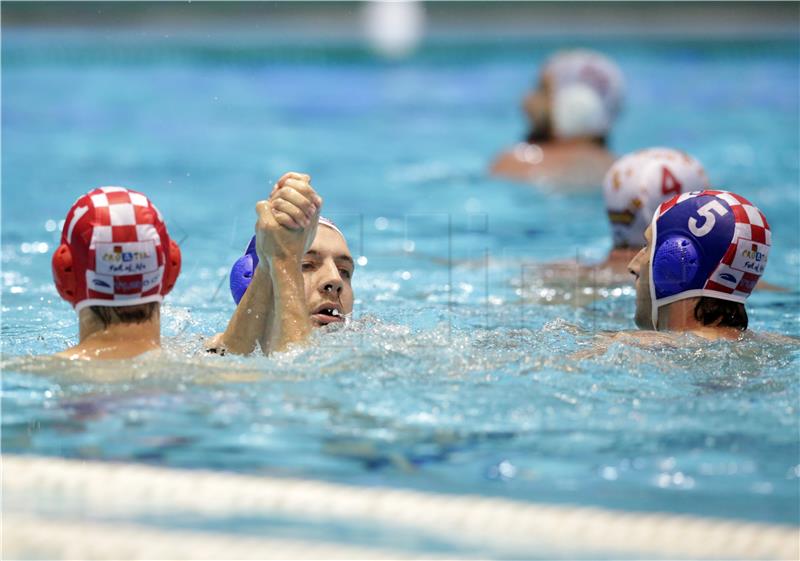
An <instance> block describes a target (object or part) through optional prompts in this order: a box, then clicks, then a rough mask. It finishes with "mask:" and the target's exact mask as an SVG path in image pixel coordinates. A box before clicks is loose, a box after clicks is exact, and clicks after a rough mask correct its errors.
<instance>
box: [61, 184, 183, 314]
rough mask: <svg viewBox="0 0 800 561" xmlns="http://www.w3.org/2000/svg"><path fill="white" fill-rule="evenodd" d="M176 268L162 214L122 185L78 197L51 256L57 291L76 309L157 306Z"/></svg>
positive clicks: (172, 281) (177, 259) (173, 247)
mask: <svg viewBox="0 0 800 561" xmlns="http://www.w3.org/2000/svg"><path fill="white" fill-rule="evenodd" d="M180 267H181V255H180V249H179V248H178V245H177V244H176V243H175V242H173V241H172V240H171V239H170V237H169V234H168V233H167V227H166V225H165V224H164V220H163V218H162V217H161V213H160V212H159V211H158V209H157V208H156V207H155V206H154V205H153V203H152V202H150V200H149V199H148V198H147V197H146V196H144V195H143V194H141V193H139V192H137V191H132V190H129V189H125V188H124V187H100V188H98V189H94V190H92V191H89V192H88V193H87V194H85V195H83V196H82V197H80V198H79V199H78V200H77V201H76V202H75V204H73V205H72V208H71V209H70V210H69V212H68V213H67V217H66V220H65V222H64V229H63V231H62V232H61V246H60V247H59V248H58V249H57V250H56V252H55V254H54V255H53V277H54V279H55V282H56V288H57V289H58V292H59V294H60V295H61V297H62V298H64V299H65V300H67V301H68V302H70V303H71V304H72V305H73V307H74V308H75V310H76V311H80V310H81V309H83V308H85V307H86V306H133V305H136V304H145V303H148V302H161V300H162V298H163V296H164V295H165V294H167V293H168V292H169V291H170V290H171V289H172V287H173V286H174V284H175V281H176V280H177V278H178V274H179V272H180Z"/></svg>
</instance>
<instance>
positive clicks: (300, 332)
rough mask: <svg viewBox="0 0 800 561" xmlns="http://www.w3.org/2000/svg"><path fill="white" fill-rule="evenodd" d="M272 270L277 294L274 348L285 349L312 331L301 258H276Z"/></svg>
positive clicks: (272, 338)
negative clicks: (301, 269)
mask: <svg viewBox="0 0 800 561" xmlns="http://www.w3.org/2000/svg"><path fill="white" fill-rule="evenodd" d="M270 274H271V276H272V285H273V290H274V294H275V313H274V317H273V321H272V332H271V337H270V351H282V350H284V349H285V348H286V347H287V346H288V345H289V344H291V343H296V342H299V341H303V340H305V339H307V338H308V336H309V334H310V333H311V319H310V318H309V314H308V305H307V303H306V296H305V289H304V284H303V274H302V272H301V271H300V262H299V260H298V259H297V258H285V259H274V260H273V261H272V262H271V264H270Z"/></svg>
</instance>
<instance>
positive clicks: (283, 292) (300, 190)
mask: <svg viewBox="0 0 800 561" xmlns="http://www.w3.org/2000/svg"><path fill="white" fill-rule="evenodd" d="M310 181H311V178H310V177H309V176H308V175H304V174H291V176H290V177H288V178H286V179H285V180H283V181H281V182H279V184H278V185H277V186H276V189H275V190H274V191H273V193H272V195H271V196H270V200H269V201H261V202H259V203H258V204H257V205H256V213H257V214H258V222H257V224H256V252H257V253H258V258H259V262H261V261H264V262H267V263H269V272H270V277H271V279H272V288H273V299H274V313H273V317H272V329H271V330H269V333H268V334H267V336H266V339H268V343H267V345H266V348H265V345H263V344H262V349H263V350H264V352H265V353H267V352H271V351H281V350H284V349H285V348H286V347H287V346H288V345H289V344H291V343H296V342H299V341H303V340H305V339H306V338H308V336H309V334H310V333H311V319H310V316H309V310H308V304H307V302H306V295H305V287H304V281H303V273H302V269H301V262H302V259H303V255H304V254H305V252H306V250H307V249H308V248H309V246H310V245H311V243H312V242H313V241H314V236H315V235H316V231H317V223H318V221H319V211H320V208H321V206H322V199H321V198H320V197H319V196H318V195H317V194H316V193H315V192H314V190H313V188H312V187H311V183H310Z"/></svg>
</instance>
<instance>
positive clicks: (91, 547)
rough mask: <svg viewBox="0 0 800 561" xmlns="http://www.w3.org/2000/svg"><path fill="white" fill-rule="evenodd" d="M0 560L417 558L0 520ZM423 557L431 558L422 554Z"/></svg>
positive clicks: (119, 527) (131, 528)
mask: <svg viewBox="0 0 800 561" xmlns="http://www.w3.org/2000/svg"><path fill="white" fill-rule="evenodd" d="M3 531H4V540H3V548H2V553H3V559H23V558H26V559H32V558H33V559H81V560H84V559H85V560H89V559H104V560H105V559H309V560H311V559H399V558H403V559H421V558H422V557H421V556H420V555H419V554H413V553H407V552H406V553H400V552H397V551H386V550H382V549H372V548H366V547H356V546H347V545H342V544H338V543H331V542H323V541H307V540H303V541H299V540H285V539H264V538H255V537H251V536H242V535H237V536H234V535H226V534H214V533H207V532H206V533H199V532H193V531H185V530H156V529H153V528H149V527H147V526H143V525H137V524H107V523H96V522H80V523H79V522H75V521H64V520H53V519H51V518H45V517H40V516H31V515H18V514H12V515H6V516H4V517H3ZM424 558H425V559H431V556H430V555H425V556H424Z"/></svg>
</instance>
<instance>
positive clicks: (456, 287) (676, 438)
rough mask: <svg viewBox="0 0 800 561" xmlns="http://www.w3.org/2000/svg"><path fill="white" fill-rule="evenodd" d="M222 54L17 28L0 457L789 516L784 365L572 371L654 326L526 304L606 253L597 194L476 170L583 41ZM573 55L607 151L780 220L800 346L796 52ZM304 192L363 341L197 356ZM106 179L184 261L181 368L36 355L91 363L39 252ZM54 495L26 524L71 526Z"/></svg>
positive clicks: (795, 388)
mask: <svg viewBox="0 0 800 561" xmlns="http://www.w3.org/2000/svg"><path fill="white" fill-rule="evenodd" d="M223 39H224V40H220V38H219V37H214V38H213V39H211V38H207V37H205V36H202V35H191V34H187V35H185V36H173V35H168V36H162V35H161V34H159V33H155V32H151V33H146V34H144V35H142V33H137V32H124V33H123V32H117V33H115V34H114V35H107V34H104V33H103V32H101V31H95V32H89V31H86V32H80V33H78V32H69V31H50V32H47V33H44V32H37V31H24V30H11V31H9V32H5V33H4V34H3V53H2V57H3V60H2V63H3V92H2V93H3V107H2V111H3V118H2V127H3V129H2V133H3V140H4V142H3V154H2V156H3V169H2V183H3V191H2V270H3V272H2V275H3V289H2V313H3V324H2V345H3V379H2V392H3V393H2V429H3V433H2V446H3V452H4V453H6V454H9V453H11V454H22V455H40V456H58V457H65V458H79V459H84V460H100V461H104V462H108V461H112V462H129V463H133V464H137V465H142V464H151V465H156V466H162V467H170V468H180V469H191V470H214V471H218V472H237V473H242V474H249V475H258V476H269V477H278V478H281V477H292V478H305V479H313V480H318V481H325V482H328V483H331V484H343V485H354V486H357V487H359V488H362V489H368V488H373V487H380V488H386V487H388V488H396V489H406V490H409V491H416V492H421V493H432V492H435V493H445V494H448V495H453V496H456V495H459V496H460V495H463V494H467V493H468V494H472V495H481V496H487V497H499V498H506V499H513V500H514V501H519V502H522V503H530V504H533V503H549V504H557V505H588V506H593V507H600V508H603V509H611V510H618V511H647V512H655V511H658V512H665V513H671V514H691V515H698V516H710V517H717V518H726V519H737V520H742V521H759V522H767V523H776V524H782V525H787V524H788V525H793V526H797V525H798V524H800V513H799V512H798V504H800V492H799V491H798V485H799V484H800V460H798V457H799V454H800V448H799V446H800V443H799V442H798V405H797V404H798V397H799V396H798V394H800V382H799V381H798V377H797V369H798V365H800V355H799V354H798V350H797V348H796V347H795V346H787V345H782V344H777V343H772V342H767V341H764V340H761V339H750V340H747V341H744V342H742V343H737V344H732V343H727V342H720V343H713V344H711V345H708V344H703V345H700V344H699V343H698V342H696V341H693V340H691V339H687V341H686V347H685V348H683V349H680V350H676V349H673V348H656V349H650V350H643V349H639V348H631V347H626V346H622V345H613V346H611V347H610V348H609V349H608V350H607V351H606V352H604V353H601V354H600V355H599V356H598V357H596V358H594V359H580V358H577V357H572V356H571V355H572V354H573V353H576V352H577V351H581V350H585V349H587V348H589V347H590V346H591V345H592V336H593V334H594V333H595V332H597V331H600V330H610V331H618V330H623V329H631V328H633V323H632V321H631V319H630V318H631V317H632V312H633V305H634V298H633V294H632V292H631V291H630V290H626V289H623V288H619V289H618V290H616V291H612V292H610V293H609V297H608V298H605V299H603V300H600V301H597V302H595V303H593V304H590V305H580V306H576V305H573V304H572V303H571V302H570V301H569V298H567V297H564V295H565V294H566V295H568V296H569V295H570V294H571V293H570V289H568V288H564V289H562V290H561V294H560V296H559V298H557V299H556V301H555V302H548V301H547V294H548V293H547V291H543V292H542V293H541V298H538V299H537V298H533V299H531V298H525V299H521V297H520V294H519V293H518V289H519V283H518V282H517V281H518V280H519V279H520V278H521V276H523V277H524V275H525V270H521V269H520V267H519V266H517V265H514V264H513V261H514V259H515V258H517V257H524V258H525V259H526V260H529V261H549V260H553V259H568V258H574V257H575V256H578V257H579V258H580V259H581V260H590V259H593V258H600V257H602V256H603V255H604V253H605V251H606V250H607V248H608V246H609V242H610V236H609V233H608V229H607V226H606V223H605V219H604V216H603V210H602V201H601V197H600V194H599V193H593V194H585V195H571V196H563V195H543V194H540V193H537V192H536V191H534V190H532V189H528V188H524V187H521V186H519V185H514V184H509V183H505V182H503V181H496V180H491V179H489V178H487V177H486V175H485V168H486V166H487V163H488V160H489V159H490V158H491V157H492V155H493V154H495V153H496V152H498V151H499V150H501V149H502V148H503V147H504V146H505V145H507V144H509V143H510V142H512V141H514V140H516V139H517V138H519V137H520V136H521V135H522V134H523V132H524V131H523V129H522V123H521V121H520V119H519V117H518V110H517V107H518V101H519V99H518V98H519V96H520V95H521V93H522V92H523V90H524V89H525V87H527V86H528V84H529V83H530V82H531V80H532V77H533V74H534V71H535V69H536V67H537V65H538V63H539V62H541V61H542V60H543V58H544V57H545V56H546V55H547V54H548V53H549V52H551V51H552V50H554V49H557V48H559V47H562V46H567V45H569V44H570V43H568V42H566V41H558V42H556V41H549V42H548V41H545V42H541V41H539V42H525V41H521V40H516V41H507V40H505V41H501V40H489V39H486V40H478V39H474V40H472V41H457V40H449V41H432V42H431V43H430V44H429V45H427V46H426V47H425V48H423V49H422V50H421V51H420V52H419V53H418V54H417V55H416V56H415V57H414V58H412V59H411V60H410V61H408V62H405V63H385V62H380V61H376V60H374V59H372V58H371V57H370V56H369V55H368V54H367V53H366V52H364V51H362V50H361V49H360V48H359V47H358V46H356V45H354V44H350V43H347V42H332V43H330V44H323V45H315V46H309V44H308V43H303V42H295V43H291V42H281V41H279V40H275V39H269V40H268V39H264V38H259V37H256V36H245V37H244V38H242V37H238V38H237V37H234V36H230V37H224V38H223ZM582 44H584V45H586V46H589V47H593V48H597V49H599V50H601V51H603V52H605V53H607V54H609V55H611V56H612V57H614V58H615V60H617V61H618V62H619V64H620V66H621V67H622V69H623V71H624V72H625V74H626V76H627V81H628V89H627V91H628V103H627V106H626V110H625V113H624V115H623V116H622V118H621V122H620V124H619V126H618V128H617V129H616V131H615V133H614V136H613V148H614V149H615V151H616V152H618V153H620V154H621V153H624V152H627V151H630V150H632V149H636V148H639V147H643V146H648V145H668V146H675V147H679V148H682V149H685V150H687V151H688V152H690V153H692V154H693V155H695V156H696V157H697V158H698V159H699V160H701V161H702V162H703V163H704V164H705V166H706V169H707V170H708V172H709V175H710V177H711V179H712V182H713V183H714V185H716V186H720V187H725V188H730V189H732V190H735V191H737V192H739V193H741V194H742V195H744V196H746V197H747V198H749V199H751V200H752V201H753V202H754V203H756V204H757V205H759V207H760V208H761V209H762V210H763V211H764V213H765V214H766V216H767V217H768V219H769V220H770V223H771V225H772V228H773V240H774V247H773V251H772V255H771V259H770V261H771V263H770V266H769V268H768V270H767V273H766V276H765V278H766V280H768V281H769V282H772V283H775V284H780V285H783V286H785V287H787V288H789V289H790V290H791V291H790V292H789V293H787V294H770V293H756V294H755V295H754V296H753V297H752V298H751V299H750V301H749V302H750V303H749V311H750V319H751V326H752V328H753V329H754V330H755V331H761V332H763V331H773V332H779V333H783V334H787V335H793V336H800V322H798V316H799V315H800V292H798V286H800V278H799V276H798V275H799V270H798V267H799V266H800V220H798V216H799V215H800V189H799V188H798V185H799V182H798V175H799V174H800V162H799V161H798V151H799V150H800V141H799V140H798V135H797V131H798V129H799V128H800V116H799V115H798V87H797V86H798V83H799V82H800V77H799V76H798V64H797V63H798V43H797V41H796V40H786V41H779V40H775V41H755V40H753V41H748V42H739V43H733V42H724V41H700V42H692V41H688V42H677V41H645V40H639V41H633V40H606V41H595V42H588V43H587V42H586V41H583V42H582ZM290 169H291V170H302V171H308V172H309V173H311V175H312V177H313V182H314V185H315V186H316V187H317V189H318V190H319V192H320V193H321V194H322V195H323V197H324V198H325V201H326V203H325V204H326V208H325V210H324V214H326V215H328V216H330V217H331V218H333V219H334V220H335V221H337V223H339V224H341V225H342V227H343V229H344V230H345V232H346V233H347V235H348V238H349V239H350V240H351V249H352V251H353V253H354V256H363V257H364V258H365V260H366V264H365V265H364V266H361V267H359V270H358V271H357V273H356V276H355V280H354V286H355V290H356V297H357V300H356V310H355V321H354V322H353V323H352V324H351V325H350V326H348V327H347V328H344V329H340V330H338V331H335V332H332V333H327V334H317V337H316V338H317V339H318V341H317V344H316V345H313V346H311V347H309V348H307V349H304V350H301V351H295V352H291V353H287V354H284V355H280V356H274V357H270V358H264V357H249V358H236V357H207V356H203V354H202V353H201V348H202V339H203V338H204V337H206V336H208V335H210V334H212V333H214V332H216V331H218V330H222V329H223V328H224V326H225V324H226V321H227V319H228V317H229V315H230V313H231V311H232V309H233V304H232V301H231V299H230V296H229V293H228V291H227V287H226V286H225V282H226V278H227V272H228V268H229V266H230V264H231V263H233V261H234V260H235V259H236V257H237V256H238V255H240V253H241V251H242V250H243V249H244V247H245V246H246V244H247V240H248V238H249V236H250V235H251V232H252V224H253V216H254V214H253V204H254V202H255V201H256V200H257V198H258V197H260V196H262V195H265V194H266V193H267V191H268V188H269V186H270V185H271V183H270V181H271V180H274V179H276V178H277V177H279V176H280V174H281V173H282V172H283V171H285V170H290ZM104 184H120V185H125V186H129V187H131V188H134V189H139V190H142V191H144V192H146V193H148V194H149V195H150V196H151V197H152V198H153V200H154V201H155V202H156V204H157V205H158V206H159V208H160V209H161V211H162V212H163V213H164V215H165V217H166V219H167V224H168V226H169V228H170V231H171V232H172V235H173V237H174V238H175V239H177V240H178V241H179V242H181V245H182V250H183V255H184V264H183V273H182V276H181V278H180V279H179V281H178V284H177V286H176V289H175V291H174V292H173V293H172V294H171V295H170V297H169V298H168V300H167V303H166V306H165V308H164V312H163V317H164V325H165V334H166V338H165V341H164V343H165V350H166V357H159V358H155V357H152V356H144V357H141V358H140V359H137V360H135V361H132V363H114V362H109V363H106V364H102V365H92V366H91V367H86V366H84V365H82V366H80V367H77V366H74V365H69V364H66V363H63V362H58V361H42V360H41V359H37V358H33V357H32V356H30V355H39V354H46V353H52V352H55V351H58V350H61V349H63V348H64V347H65V346H67V345H69V344H71V343H73V342H74V341H75V337H76V329H75V321H74V314H73V312H72V311H71V310H70V309H69V307H68V306H67V305H66V304H64V303H63V302H61V301H60V300H59V298H58V297H57V294H56V292H55V289H54V287H53V285H52V282H51V276H50V265H49V263H50V254H51V252H52V250H53V249H54V247H55V244H57V239H58V232H59V224H58V223H59V221H60V220H61V219H62V218H63V215H64V213H65V211H66V209H67V208H69V205H70V204H71V203H72V202H73V201H74V199H75V198H76V197H77V196H78V195H79V194H81V193H83V192H85V191H86V190H87V189H89V188H91V187H94V186H99V185H104ZM487 257H491V258H503V259H497V260H496V262H495V264H493V265H492V266H490V267H486V266H482V265H481V264H480V263H481V260H483V259H486V258H487ZM507 258H510V259H507ZM362 261H363V260H362ZM465 261H467V262H469V263H464V262H465ZM448 262H450V263H453V265H452V266H448ZM475 263H477V265H476V264H475ZM578 297H579V295H577V294H572V298H573V299H577V298H578ZM311 365H313V366H311ZM87 370H91V372H92V375H93V377H94V380H87V378H86V376H85V374H86V372H87ZM7 495H8V493H7ZM13 497H14V495H13V494H12V498H13ZM22 502H24V501H22ZM43 504H45V501H44V500H42V501H40V502H38V503H34V505H33V506H31V505H28V506H26V507H24V508H23V506H21V503H19V504H18V503H14V502H13V501H12V502H8V501H7V502H6V503H5V505H6V508H18V509H23V510H25V509H33V510H36V509H39V510H42V509H44V510H45V511H47V512H50V511H52V510H54V509H55V510H58V506H57V505H53V504H50V505H49V506H48V507H47V508H44V507H43V506H42V505H43ZM36 505H38V506H36ZM64 509H66V510H68V509H67V507H66V506H65V507H64ZM79 512H82V516H86V517H89V518H91V516H95V517H96V518H99V519H102V520H105V521H109V520H111V521H115V522H119V523H124V522H137V523H142V524H145V525H146V526H147V527H149V528H153V529H172V530H191V531H194V532H197V531H202V532H216V533H217V534H223V535H227V536H240V537H241V536H245V537H246V536H250V537H252V536H264V535H267V536H273V537H276V538H294V539H299V540H306V541H312V542H313V541H315V540H320V541H330V542H338V543H343V544H350V545H355V546H371V547H384V548H390V549H391V548H400V549H402V550H406V551H412V552H418V553H419V552H421V553H428V554H442V555H452V554H456V555H458V554H462V555H463V554H465V549H464V546H463V544H459V543H458V542H457V541H456V542H453V541H447V540H436V539H433V538H431V537H425V536H424V535H422V537H421V534H414V533H395V532H391V531H389V530H387V529H386V528H385V527H383V526H381V524H379V523H377V522H376V524H374V525H372V526H370V525H365V524H364V523H363V522H362V523H358V524H356V523H351V524H347V523H344V522H339V523H337V524H327V525H325V524H315V523H312V522H309V521H307V520H306V521H304V519H303V517H302V516H300V515H298V514H297V513H295V514H294V515H288V514H285V515H280V514H275V515H274V516H264V515H259V516H255V515H253V516H250V517H237V516H233V515H230V513H229V515H227V516H219V517H208V518H202V517H200V518H197V517H194V518H193V517H191V516H186V517H183V518H180V517H179V518H169V519H165V518H163V517H161V518H160V517H158V516H155V515H148V514H146V513H138V514H135V513H130V514H128V515H125V514H119V513H117V514H115V515H113V516H112V515H111V514H109V513H107V512H105V513H104V512H100V513H95V514H94V515H90V514H88V513H86V512H83V511H79ZM62 514H63V513H62ZM72 516H77V515H76V514H75V513H74V512H73V513H72ZM550 553H551V554H552V552H550ZM556 553H557V550H556ZM486 555H487V556H491V555H497V551H496V550H492V549H489V550H487V551H486ZM531 556H536V555H535V554H531Z"/></svg>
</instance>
